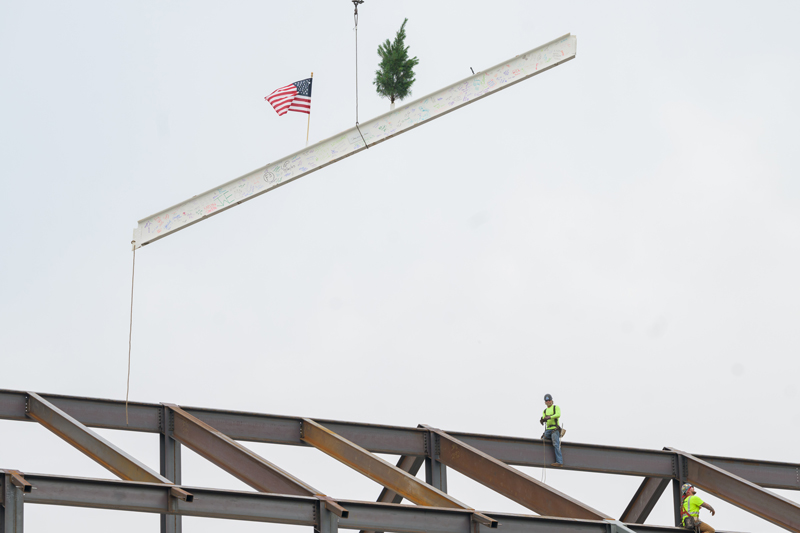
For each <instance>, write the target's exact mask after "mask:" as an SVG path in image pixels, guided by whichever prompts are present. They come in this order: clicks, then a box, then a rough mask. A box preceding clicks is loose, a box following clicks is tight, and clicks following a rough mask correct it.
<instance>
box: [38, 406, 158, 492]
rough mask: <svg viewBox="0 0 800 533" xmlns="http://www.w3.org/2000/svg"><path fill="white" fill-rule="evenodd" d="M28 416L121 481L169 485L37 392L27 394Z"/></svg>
mask: <svg viewBox="0 0 800 533" xmlns="http://www.w3.org/2000/svg"><path fill="white" fill-rule="evenodd" d="M28 416H30V417H31V418H32V419H34V420H36V421H37V422H39V423H40V424H41V425H43V426H44V427H46V428H47V429H49V430H50V431H52V432H53V433H55V434H56V435H58V436H59V437H61V438H62V439H63V440H65V441H67V442H68V443H69V444H71V445H72V446H73V447H75V448H77V449H78V450H80V451H81V452H83V453H84V454H85V455H86V456H88V457H89V458H90V459H92V460H94V461H95V462H97V463H98V464H100V465H101V466H102V467H104V468H106V469H107V470H109V471H111V472H112V473H113V474H114V475H115V476H117V477H119V478H120V479H127V480H131V481H146V482H150V483H170V481H169V480H168V479H167V478H165V477H163V476H161V475H159V474H157V473H155V472H154V471H152V470H150V468H148V467H147V466H146V465H145V464H143V463H140V462H139V461H137V460H136V459H134V458H133V457H131V456H129V455H128V454H126V453H125V452H123V451H122V450H120V449H119V448H117V447H116V446H114V445H113V444H111V443H110V442H108V441H107V440H105V439H104V438H103V437H101V436H100V435H98V434H97V433H95V432H94V431H92V430H91V429H89V428H87V427H86V426H84V425H83V424H81V423H80V422H78V421H77V420H75V419H74V418H72V417H71V416H69V415H68V414H67V413H65V412H64V411H62V410H61V409H59V408H58V407H56V406H55V405H53V404H52V403H50V402H48V401H47V400H45V399H44V398H42V397H41V396H39V395H38V394H36V393H35V392H29V393H28Z"/></svg>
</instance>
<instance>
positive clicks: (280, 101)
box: [264, 78, 311, 116]
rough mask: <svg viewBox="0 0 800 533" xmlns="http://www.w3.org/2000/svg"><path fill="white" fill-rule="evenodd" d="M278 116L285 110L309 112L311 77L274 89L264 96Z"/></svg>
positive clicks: (283, 113)
mask: <svg viewBox="0 0 800 533" xmlns="http://www.w3.org/2000/svg"><path fill="white" fill-rule="evenodd" d="M264 100H266V101H267V102H269V103H270V104H271V105H272V107H273V108H274V109H275V112H276V113H277V114H278V116H281V115H285V114H286V112H287V111H297V112H298V113H307V114H309V115H310V114H311V78H306V79H304V80H300V81H296V82H294V83H291V84H289V85H287V86H285V87H281V88H280V89H275V90H274V91H273V92H272V94H270V95H269V96H265V97H264Z"/></svg>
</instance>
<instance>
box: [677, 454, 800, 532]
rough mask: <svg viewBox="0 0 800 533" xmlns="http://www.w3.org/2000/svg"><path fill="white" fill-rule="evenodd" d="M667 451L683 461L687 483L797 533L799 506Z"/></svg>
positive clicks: (717, 470) (799, 526) (699, 460)
mask: <svg viewBox="0 0 800 533" xmlns="http://www.w3.org/2000/svg"><path fill="white" fill-rule="evenodd" d="M670 450H672V451H674V452H676V453H678V454H680V455H681V456H682V457H683V459H684V464H685V465H686V479H687V480H688V481H689V483H692V484H693V485H697V486H698V487H700V488H701V489H703V490H705V491H707V492H710V493H711V494H713V495H715V496H717V497H719V498H721V499H723V500H725V501H726V502H728V503H732V504H733V505H735V506H737V507H740V508H742V509H744V510H745V511H748V512H750V513H753V514H755V515H758V516H760V517H761V518H763V519H764V520H768V521H770V522H772V523H773V524H775V525H777V526H780V527H782V528H784V529H787V530H789V531H794V532H795V533H800V505H798V504H797V503H795V502H793V501H791V500H787V499H786V498H783V497H781V496H778V495H777V494H774V493H772V492H770V491H768V490H764V489H762V488H761V487H759V486H758V485H756V484H754V483H750V482H749V481H747V480H746V479H742V478H740V477H739V476H735V475H733V474H731V473H730V472H726V471H725V470H723V469H721V468H719V467H717V466H714V465H712V464H711V463H708V462H706V461H703V460H702V459H698V458H697V457H695V456H693V455H690V454H688V453H685V452H681V451H679V450H675V449H674V448H670Z"/></svg>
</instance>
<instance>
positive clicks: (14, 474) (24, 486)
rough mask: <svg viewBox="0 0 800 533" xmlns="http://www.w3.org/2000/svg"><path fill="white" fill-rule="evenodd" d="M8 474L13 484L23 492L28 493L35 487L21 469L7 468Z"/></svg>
mask: <svg viewBox="0 0 800 533" xmlns="http://www.w3.org/2000/svg"><path fill="white" fill-rule="evenodd" d="M6 474H8V475H9V480H10V481H11V484H12V485H14V486H15V487H17V488H18V489H19V490H21V491H22V492H25V493H28V492H30V491H31V490H32V489H33V485H31V484H30V483H28V481H27V480H26V479H25V476H23V475H22V472H20V471H19V470H6Z"/></svg>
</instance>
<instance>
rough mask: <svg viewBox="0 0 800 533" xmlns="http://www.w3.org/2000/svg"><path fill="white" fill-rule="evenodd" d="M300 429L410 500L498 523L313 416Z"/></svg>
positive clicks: (329, 451) (321, 446)
mask: <svg viewBox="0 0 800 533" xmlns="http://www.w3.org/2000/svg"><path fill="white" fill-rule="evenodd" d="M301 431H302V433H301V436H302V439H303V440H304V441H305V442H307V443H309V444H311V445H312V446H314V447H315V448H317V449H318V450H321V451H323V452H325V453H326V454H328V455H330V456H331V457H333V458H334V459H336V460H338V461H341V462H342V463H344V464H346V465H347V466H349V467H350V468H352V469H353V470H356V471H357V472H360V473H361V474H363V475H365V476H367V477H368V478H370V479H371V480H373V481H375V482H377V483H380V484H381V485H383V486H384V487H386V488H387V489H390V490H393V491H394V492H396V493H397V494H400V495H402V496H403V497H404V498H406V499H408V500H409V501H412V502H414V503H416V504H418V505H425V506H430V507H444V508H455V509H464V510H469V511H471V512H472V513H474V514H473V519H474V520H475V521H476V522H479V523H481V524H484V525H488V526H490V527H492V528H495V527H497V520H494V519H492V518H490V517H488V516H485V515H483V514H481V513H478V512H476V511H475V510H474V509H472V508H471V507H469V506H467V505H465V504H463V503H461V502H460V501H458V500H456V499H455V498H453V497H451V496H449V495H447V494H446V493H444V492H442V491H440V490H438V489H437V488H436V487H432V486H430V485H427V484H425V483H423V482H422V481H420V480H419V479H417V478H416V477H415V476H412V475H411V474H409V473H408V472H406V471H405V470H402V469H400V468H398V467H396V466H394V465H393V464H391V463H389V462H388V461H385V460H383V459H381V458H380V457H378V456H376V455H374V454H372V453H370V452H368V451H367V450H365V449H364V448H361V447H360V446H358V445H356V444H353V443H352V442H350V441H348V440H347V439H345V438H344V437H342V436H341V435H337V434H336V433H334V432H333V431H331V430H330V429H328V428H326V427H324V426H322V425H320V424H318V423H317V422H314V421H313V420H310V419H308V418H304V419H303V426H302V430H301Z"/></svg>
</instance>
